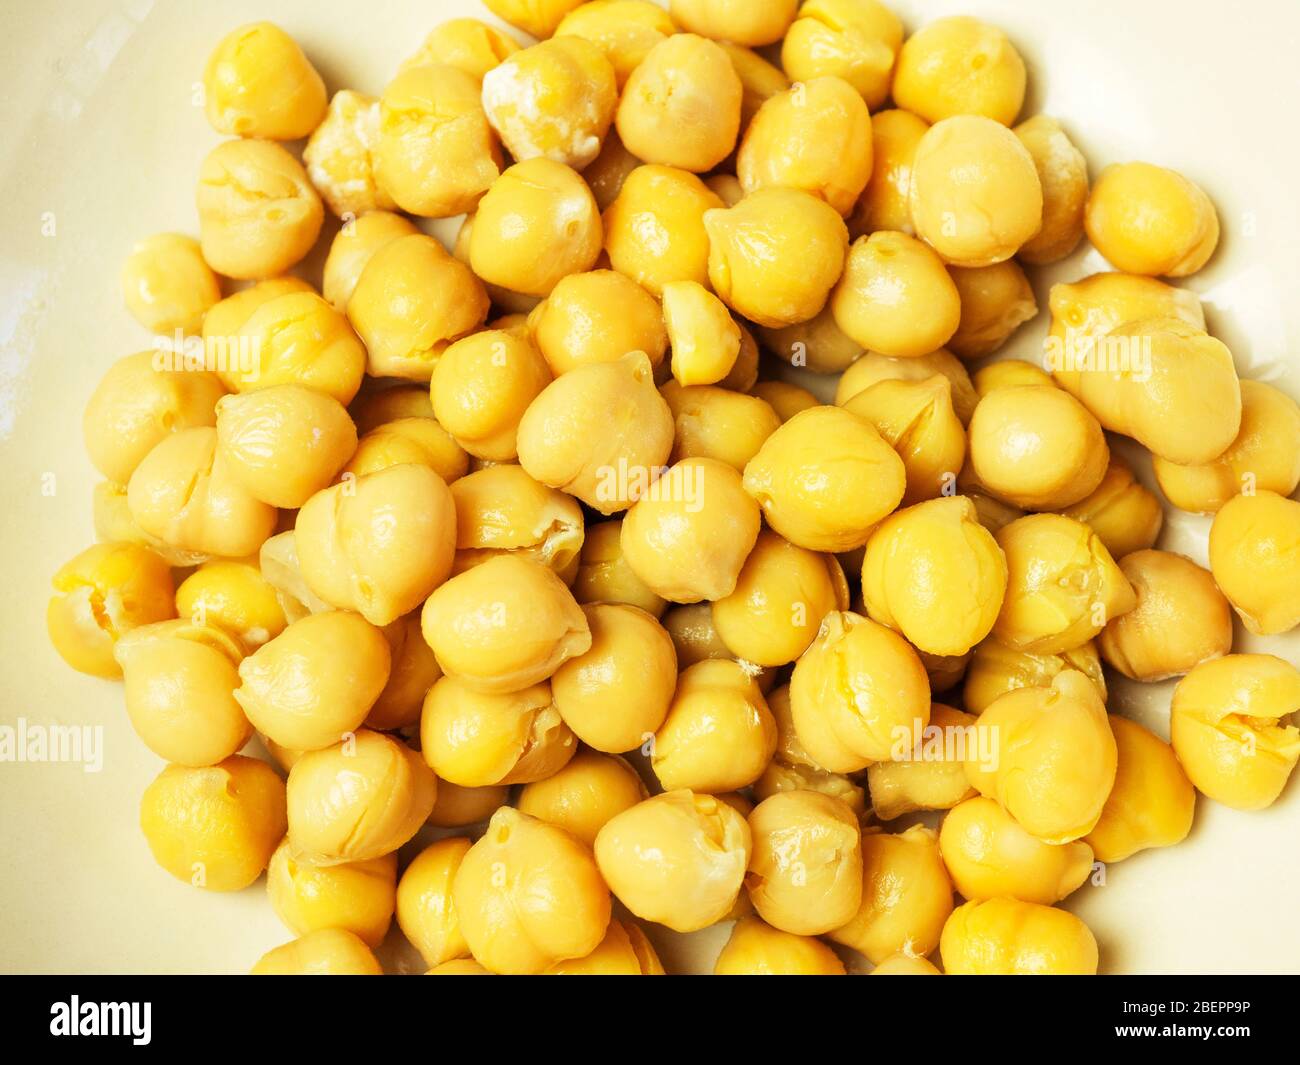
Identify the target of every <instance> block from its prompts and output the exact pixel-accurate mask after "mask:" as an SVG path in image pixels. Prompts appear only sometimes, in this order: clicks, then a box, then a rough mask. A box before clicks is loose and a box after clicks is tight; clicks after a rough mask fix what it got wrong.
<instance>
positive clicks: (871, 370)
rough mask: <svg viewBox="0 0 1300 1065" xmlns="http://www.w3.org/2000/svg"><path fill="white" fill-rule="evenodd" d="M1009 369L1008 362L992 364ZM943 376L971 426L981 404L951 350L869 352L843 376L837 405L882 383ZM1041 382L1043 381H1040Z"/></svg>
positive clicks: (959, 414)
mask: <svg viewBox="0 0 1300 1065" xmlns="http://www.w3.org/2000/svg"><path fill="white" fill-rule="evenodd" d="M991 365H993V366H1005V365H1006V363H1005V362H999V363H992V364H991ZM935 374H940V375H942V376H944V377H946V378H947V379H948V384H949V385H951V386H952V409H953V411H954V412H956V415H957V417H958V418H959V419H960V421H961V423H962V425H969V424H970V420H971V415H973V414H974V413H975V407H976V405H977V404H978V403H979V401H980V394H979V393H977V392H976V391H975V386H974V384H973V383H972V381H971V375H970V374H969V373H968V372H967V370H966V367H965V365H963V363H962V361H961V360H960V359H958V358H957V357H956V356H955V355H953V353H952V352H950V351H949V350H948V349H947V348H939V349H937V350H936V351H932V352H930V353H929V354H928V355H917V356H916V357H914V358H895V357H893V356H889V355H881V354H879V353H878V352H875V351H868V352H865V353H864V354H863V355H862V357H861V358H859V359H856V360H855V361H854V362H853V364H852V365H851V366H849V367H848V368H847V369H845V371H844V373H843V374H841V375H840V379H839V383H838V384H837V385H836V386H835V405H836V406H837V407H842V406H844V405H845V404H846V403H848V402H849V400H851V399H852V398H853V397H854V396H856V395H858V393H860V392H863V391H865V390H866V389H868V388H870V387H871V386H872V385H874V384H876V383H878V382H880V381H924V380H926V379H927V378H930V377H933V376H934V375H935ZM1038 383H1041V382H1038Z"/></svg>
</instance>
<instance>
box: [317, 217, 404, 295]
mask: <svg viewBox="0 0 1300 1065" xmlns="http://www.w3.org/2000/svg"><path fill="white" fill-rule="evenodd" d="M419 232H420V231H419V230H418V229H416V228H415V223H413V222H412V221H411V220H410V219H409V218H407V217H406V216H405V215H400V214H394V213H393V212H392V211H378V210H370V211H366V212H365V213H364V214H362V215H360V216H359V217H357V218H353V219H351V220H349V221H347V222H345V223H344V224H343V226H342V227H341V228H340V229H339V231H338V234H337V235H336V236H335V238H334V240H333V242H331V244H330V250H329V255H327V256H326V258H325V267H324V276H323V279H322V284H321V292H322V294H323V295H324V297H325V299H326V301H327V302H328V303H329V304H330V305H331V306H332V307H334V309H335V310H337V311H342V312H344V313H346V312H347V309H348V300H350V299H351V298H352V293H353V292H354V291H355V290H356V287H357V282H358V281H359V280H360V279H361V274H362V272H363V271H364V270H365V268H366V266H367V265H368V264H369V262H370V260H371V259H372V258H373V257H374V255H375V253H376V252H377V251H379V249H380V248H383V247H385V246H386V245H388V244H391V243H392V242H393V241H395V240H397V239H398V238H399V237H409V236H412V235H414V234H416V233H419Z"/></svg>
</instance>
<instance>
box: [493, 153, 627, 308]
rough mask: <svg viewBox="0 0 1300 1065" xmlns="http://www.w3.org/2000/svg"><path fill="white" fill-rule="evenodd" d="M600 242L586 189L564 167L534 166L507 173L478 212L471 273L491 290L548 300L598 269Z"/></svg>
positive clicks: (538, 162) (537, 162)
mask: <svg viewBox="0 0 1300 1065" xmlns="http://www.w3.org/2000/svg"><path fill="white" fill-rule="evenodd" d="M602 237H603V234H602V229H601V221H600V212H599V211H598V210H597V208H596V200H595V198H594V197H593V196H592V194H591V190H590V189H589V188H588V187H587V184H586V182H584V181H583V180H582V178H581V177H579V176H578V175H577V174H576V173H574V171H572V170H571V169H569V167H567V166H565V165H564V164H563V163H557V162H555V161H554V160H552V159H540V158H538V159H529V160H527V161H525V162H522V163H516V164H515V165H514V166H512V167H510V168H509V169H508V170H506V171H505V173H503V174H502V175H501V177H500V178H499V179H498V180H497V181H495V182H493V184H492V188H491V189H489V190H488V193H487V195H486V196H484V197H483V200H482V202H481V203H480V204H479V207H478V213H477V214H475V216H474V228H473V230H472V231H471V232H470V237H469V256H470V265H471V266H472V267H473V268H474V273H476V274H477V275H478V276H479V277H480V278H482V279H483V280H484V281H485V282H487V283H489V284H495V285H500V286H502V287H504V288H508V289H510V290H512V291H514V292H522V293H524V294H526V295H532V296H546V295H548V294H549V293H550V292H551V290H552V289H553V288H555V286H556V284H557V283H558V282H559V281H560V280H561V279H562V278H564V277H567V276H568V275H569V274H580V273H582V272H584V271H586V270H590V269H591V268H592V267H593V266H594V265H595V263H596V259H597V258H598V256H599V255H600V249H601V242H602Z"/></svg>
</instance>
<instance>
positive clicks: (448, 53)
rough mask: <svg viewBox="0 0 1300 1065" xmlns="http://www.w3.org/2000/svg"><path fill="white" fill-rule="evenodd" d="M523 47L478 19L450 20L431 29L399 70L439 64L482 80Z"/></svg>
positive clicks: (512, 38) (506, 34)
mask: <svg viewBox="0 0 1300 1065" xmlns="http://www.w3.org/2000/svg"><path fill="white" fill-rule="evenodd" d="M522 47H523V45H521V44H520V43H519V42H518V41H517V40H515V38H514V37H512V36H510V34H508V33H504V32H502V31H501V30H499V29H497V28H496V27H495V26H491V25H489V24H488V23H486V22H481V21H480V20H479V19H476V18H453V19H448V20H447V21H446V22H440V23H438V25H436V26H435V27H434V28H433V29H432V30H430V31H429V35H428V36H427V37H425V39H424V43H423V44H421V45H420V47H419V49H418V50H417V51H416V52H415V53H414V54H413V55H412V56H411V57H410V58H408V59H406V60H405V61H404V62H403V63H402V65H401V67H399V68H398V69H399V71H401V70H407V69H408V68H410V67H422V66H429V65H431V64H434V65H442V66H449V67H456V68H457V69H458V70H463V71H464V72H465V73H466V74H468V75H470V77H473V78H478V80H479V81H482V80H483V75H484V74H486V73H487V72H488V71H489V70H491V69H492V68H493V67H495V66H497V65H499V64H500V63H503V62H504V61H505V60H507V59H509V58H510V57H511V56H512V55H514V54H515V53H516V52H517V51H519V49H520V48H522Z"/></svg>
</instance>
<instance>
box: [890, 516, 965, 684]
mask: <svg viewBox="0 0 1300 1065" xmlns="http://www.w3.org/2000/svg"><path fill="white" fill-rule="evenodd" d="M975 515H976V517H977V518H978V517H979V508H978V507H976V508H975ZM980 524H981V525H984V522H983V521H981V522H980ZM985 528H988V526H985ZM864 556H865V552H864ZM974 653H975V651H974V648H972V649H971V650H969V651H966V652H963V653H962V654H959V655H933V654H930V652H928V651H922V650H920V649H919V648H918V649H917V652H916V657H917V658H919V659H920V660H921V665H923V666H925V675H926V676H927V677H929V678H930V690H931V691H932V692H934V693H935V694H938V693H939V692H946V691H950V690H951V689H953V688H955V687H956V686H957V685H958V684H960V683H961V681H962V678H963V677H965V676H966V667H967V665H969V664H970V660H971V657H972V656H973V655H974Z"/></svg>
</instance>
